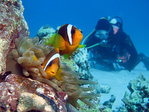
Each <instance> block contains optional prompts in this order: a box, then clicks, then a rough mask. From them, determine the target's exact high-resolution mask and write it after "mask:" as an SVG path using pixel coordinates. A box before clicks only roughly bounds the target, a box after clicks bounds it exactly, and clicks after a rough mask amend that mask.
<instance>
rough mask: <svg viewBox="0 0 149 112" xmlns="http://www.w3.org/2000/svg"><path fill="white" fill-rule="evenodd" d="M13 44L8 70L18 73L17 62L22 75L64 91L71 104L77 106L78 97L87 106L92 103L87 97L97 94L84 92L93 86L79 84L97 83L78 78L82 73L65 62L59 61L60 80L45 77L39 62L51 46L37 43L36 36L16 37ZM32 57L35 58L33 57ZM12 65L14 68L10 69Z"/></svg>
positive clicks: (8, 60) (41, 61) (94, 96)
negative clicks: (85, 86) (75, 70)
mask: <svg viewBox="0 0 149 112" xmlns="http://www.w3.org/2000/svg"><path fill="white" fill-rule="evenodd" d="M15 45H16V48H15V49H13V50H12V52H11V53H10V55H9V56H8V59H7V70H8V71H12V73H15V74H18V75H20V73H18V71H19V70H18V69H17V68H18V66H16V63H17V64H19V65H21V69H20V70H21V71H23V75H25V76H27V77H28V76H30V77H32V78H33V79H35V80H38V81H40V82H42V83H46V84H48V85H50V86H51V87H53V88H54V89H55V90H57V91H58V92H66V93H67V94H68V102H69V103H70V104H72V105H73V106H75V107H79V105H78V103H77V100H78V99H80V100H81V101H83V102H85V103H86V104H88V105H89V106H92V105H93V104H92V103H90V102H89V100H87V99H94V98H96V97H98V96H99V95H97V94H94V93H86V91H92V90H93V87H90V88H88V87H87V88H83V87H80V85H82V84H97V83H96V82H93V81H89V80H80V77H81V75H82V74H80V73H76V72H74V71H72V70H71V69H70V68H69V67H68V66H66V64H62V63H61V69H62V76H63V79H62V80H60V81H58V80H56V79H55V78H52V79H50V80H48V79H46V75H47V74H46V73H45V71H44V70H43V68H42V67H41V64H42V63H43V61H44V59H45V57H46V55H47V54H48V53H49V52H50V51H51V50H52V49H53V47H49V46H46V45H44V44H43V43H39V39H38V37H35V38H28V37H24V38H18V39H16V40H15ZM34 57H36V58H35V59H34ZM14 60H15V61H14ZM11 61H12V63H11ZM12 65H13V67H16V68H15V69H12ZM21 71H20V72H21ZM21 75H22V74H21Z"/></svg>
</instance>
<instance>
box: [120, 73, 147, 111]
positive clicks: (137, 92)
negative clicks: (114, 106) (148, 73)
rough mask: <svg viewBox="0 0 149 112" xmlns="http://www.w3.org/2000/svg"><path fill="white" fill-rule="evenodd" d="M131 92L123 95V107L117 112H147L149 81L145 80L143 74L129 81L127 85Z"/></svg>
mask: <svg viewBox="0 0 149 112" xmlns="http://www.w3.org/2000/svg"><path fill="white" fill-rule="evenodd" d="M128 89H129V91H130V92H131V93H130V94H129V93H128V92H126V93H125V95H124V98H123V99H122V101H123V102H124V104H125V107H123V108H121V109H120V110H119V111H120V112H124V110H127V111H128V112H148V111H149V81H148V80H146V78H145V77H144V75H143V74H141V75H140V76H139V77H137V78H136V79H134V80H131V81H130V82H129V85H128Z"/></svg>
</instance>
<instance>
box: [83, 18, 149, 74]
mask: <svg viewBox="0 0 149 112" xmlns="http://www.w3.org/2000/svg"><path fill="white" fill-rule="evenodd" d="M83 44H86V47H87V49H88V51H89V52H90V54H92V58H90V60H95V61H96V63H98V64H100V65H101V66H103V67H104V68H108V70H120V69H126V70H128V71H131V70H133V69H134V68H135V66H136V65H137V64H138V63H139V62H140V61H142V62H143V63H144V65H145V67H146V68H147V70H149V58H148V57H146V56H145V55H144V54H143V53H140V54H138V53H137V50H136V48H135V46H134V45H133V43H132V41H131V39H130V37H129V35H127V34H126V33H125V32H124V31H123V21H122V19H121V18H120V17H113V18H109V17H103V18H101V19H100V20H99V21H98V22H97V25H96V27H95V29H94V30H93V31H92V32H91V33H90V34H89V36H87V37H86V38H85V39H84V40H83Z"/></svg>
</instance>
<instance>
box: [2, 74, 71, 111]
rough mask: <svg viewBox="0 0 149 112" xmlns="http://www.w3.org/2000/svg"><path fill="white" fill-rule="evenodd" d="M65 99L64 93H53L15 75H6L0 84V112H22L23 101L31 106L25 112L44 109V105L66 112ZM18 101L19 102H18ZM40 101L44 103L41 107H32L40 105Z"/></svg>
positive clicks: (43, 85)
mask: <svg viewBox="0 0 149 112" xmlns="http://www.w3.org/2000/svg"><path fill="white" fill-rule="evenodd" d="M20 95H21V97H20ZM22 97H23V99H22ZM31 97H32V98H31ZM67 97H68V96H67V94H66V93H64V92H55V90H54V89H53V88H51V87H50V86H49V85H47V84H43V83H40V82H38V81H35V80H32V79H30V78H25V77H22V76H19V75H15V74H10V75H8V76H7V77H6V78H5V81H4V82H1V83H0V99H1V101H0V110H1V111H4V110H5V111H8V110H10V111H15V110H17V108H18V111H19V110H20V111H21V112H22V110H21V109H22V108H23V107H22V108H21V107H20V105H22V101H24V103H25V101H26V103H27V102H28V104H31V105H30V107H28V108H27V110H30V109H34V110H41V109H43V108H44V105H45V106H46V105H48V107H52V108H53V109H55V111H57V110H60V111H62V112H65V111H67V109H66V107H65V105H66V100H67ZM35 98H40V99H41V100H37V99H36V102H35ZM18 100H20V101H19V102H18ZM41 101H43V102H44V104H43V105H38V107H37V105H36V107H34V106H35V105H33V103H36V104H41ZM43 102H42V103H43ZM17 104H18V107H17ZM28 106H29V105H28ZM24 109H26V108H24Z"/></svg>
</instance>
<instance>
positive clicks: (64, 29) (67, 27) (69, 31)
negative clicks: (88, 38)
mask: <svg viewBox="0 0 149 112" xmlns="http://www.w3.org/2000/svg"><path fill="white" fill-rule="evenodd" d="M82 38H83V34H82V32H81V31H80V30H79V29H77V28H76V27H75V26H73V25H71V24H64V25H63V26H61V27H60V29H59V30H58V31H57V33H55V34H54V35H53V36H52V37H51V38H50V39H49V41H48V42H46V44H48V45H51V46H53V47H54V48H58V49H59V50H60V54H61V55H64V57H66V58H67V57H69V56H70V55H71V54H72V52H73V51H74V50H76V48H77V47H79V48H82V47H84V45H80V42H81V40H82Z"/></svg>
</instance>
